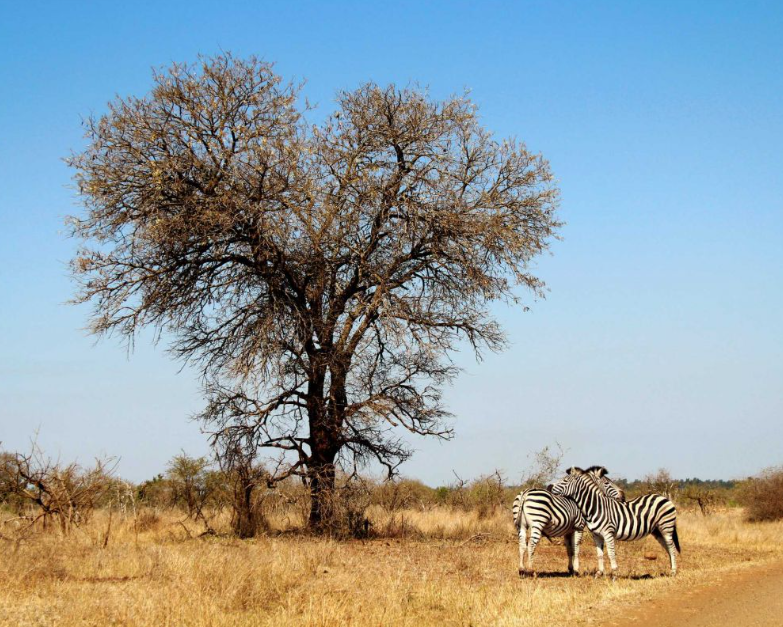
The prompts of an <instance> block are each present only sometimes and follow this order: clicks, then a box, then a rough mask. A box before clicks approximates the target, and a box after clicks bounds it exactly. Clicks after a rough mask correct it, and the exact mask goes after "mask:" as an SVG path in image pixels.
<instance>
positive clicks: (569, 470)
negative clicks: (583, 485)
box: [566, 466, 584, 475]
mask: <svg viewBox="0 0 783 627" xmlns="http://www.w3.org/2000/svg"><path fill="white" fill-rule="evenodd" d="M583 472H584V471H583V470H582V469H581V468H577V467H576V466H571V468H566V474H567V475H578V474H581V473H583Z"/></svg>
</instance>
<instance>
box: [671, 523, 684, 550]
mask: <svg viewBox="0 0 783 627" xmlns="http://www.w3.org/2000/svg"><path fill="white" fill-rule="evenodd" d="M672 540H674V548H676V549H677V553H682V551H680V539H679V538H678V537H677V523H674V533H672Z"/></svg>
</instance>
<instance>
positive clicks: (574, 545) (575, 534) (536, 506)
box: [511, 466, 625, 576]
mask: <svg viewBox="0 0 783 627" xmlns="http://www.w3.org/2000/svg"><path fill="white" fill-rule="evenodd" d="M588 471H589V472H590V473H592V474H593V476H595V479H596V482H597V484H598V485H601V486H602V490H603V491H604V493H605V494H606V495H607V496H609V497H611V498H614V499H618V500H619V499H622V500H625V494H624V493H623V491H622V489H621V488H620V487H619V486H617V485H615V484H614V483H612V482H611V481H610V480H609V479H607V478H606V474H607V472H606V468H604V467H603V466H591V467H590V468H589V469H588ZM511 512H512V514H513V517H514V526H515V527H516V529H517V532H518V535H519V574H520V575H522V576H524V575H525V574H527V573H528V572H533V573H534V572H535V571H534V570H533V556H534V554H535V552H536V546H538V543H539V541H540V540H541V537H542V536H544V537H547V538H550V539H551V538H561V537H562V538H564V541H565V546H566V552H567V553H568V572H569V573H571V574H574V573H576V574H578V573H579V545H580V544H581V542H582V534H583V532H584V528H585V520H584V518H583V517H582V514H581V512H580V511H579V507H578V506H577V505H576V503H574V502H573V501H572V500H570V499H568V498H566V497H563V496H556V495H554V494H552V493H551V492H549V491H548V490H536V489H531V490H523V491H522V492H520V493H519V494H518V495H517V497H516V498H515V499H514V504H513V506H512V507H511ZM528 531H529V537H528ZM525 553H527V568H525Z"/></svg>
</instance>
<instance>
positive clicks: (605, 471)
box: [598, 466, 609, 477]
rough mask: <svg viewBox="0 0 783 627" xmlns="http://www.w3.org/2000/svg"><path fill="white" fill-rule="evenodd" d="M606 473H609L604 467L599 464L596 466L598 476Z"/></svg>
mask: <svg viewBox="0 0 783 627" xmlns="http://www.w3.org/2000/svg"><path fill="white" fill-rule="evenodd" d="M608 474H609V471H608V470H607V469H606V468H604V467H603V466H599V467H598V476H599V477H605V476H606V475H608Z"/></svg>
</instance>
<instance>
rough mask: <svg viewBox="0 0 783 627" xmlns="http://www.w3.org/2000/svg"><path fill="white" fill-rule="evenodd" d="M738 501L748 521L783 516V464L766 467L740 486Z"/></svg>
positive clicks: (774, 518) (773, 518)
mask: <svg viewBox="0 0 783 627" xmlns="http://www.w3.org/2000/svg"><path fill="white" fill-rule="evenodd" d="M740 502H741V503H742V504H743V505H744V506H745V507H746V508H747V518H748V520H749V521H750V522H760V521H764V520H780V519H781V518H783V466H777V467H774V468H767V469H766V470H764V471H763V472H762V473H761V474H760V475H759V476H758V477H753V478H752V479H748V480H747V481H746V482H745V483H744V484H743V485H742V486H741V488H740Z"/></svg>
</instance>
